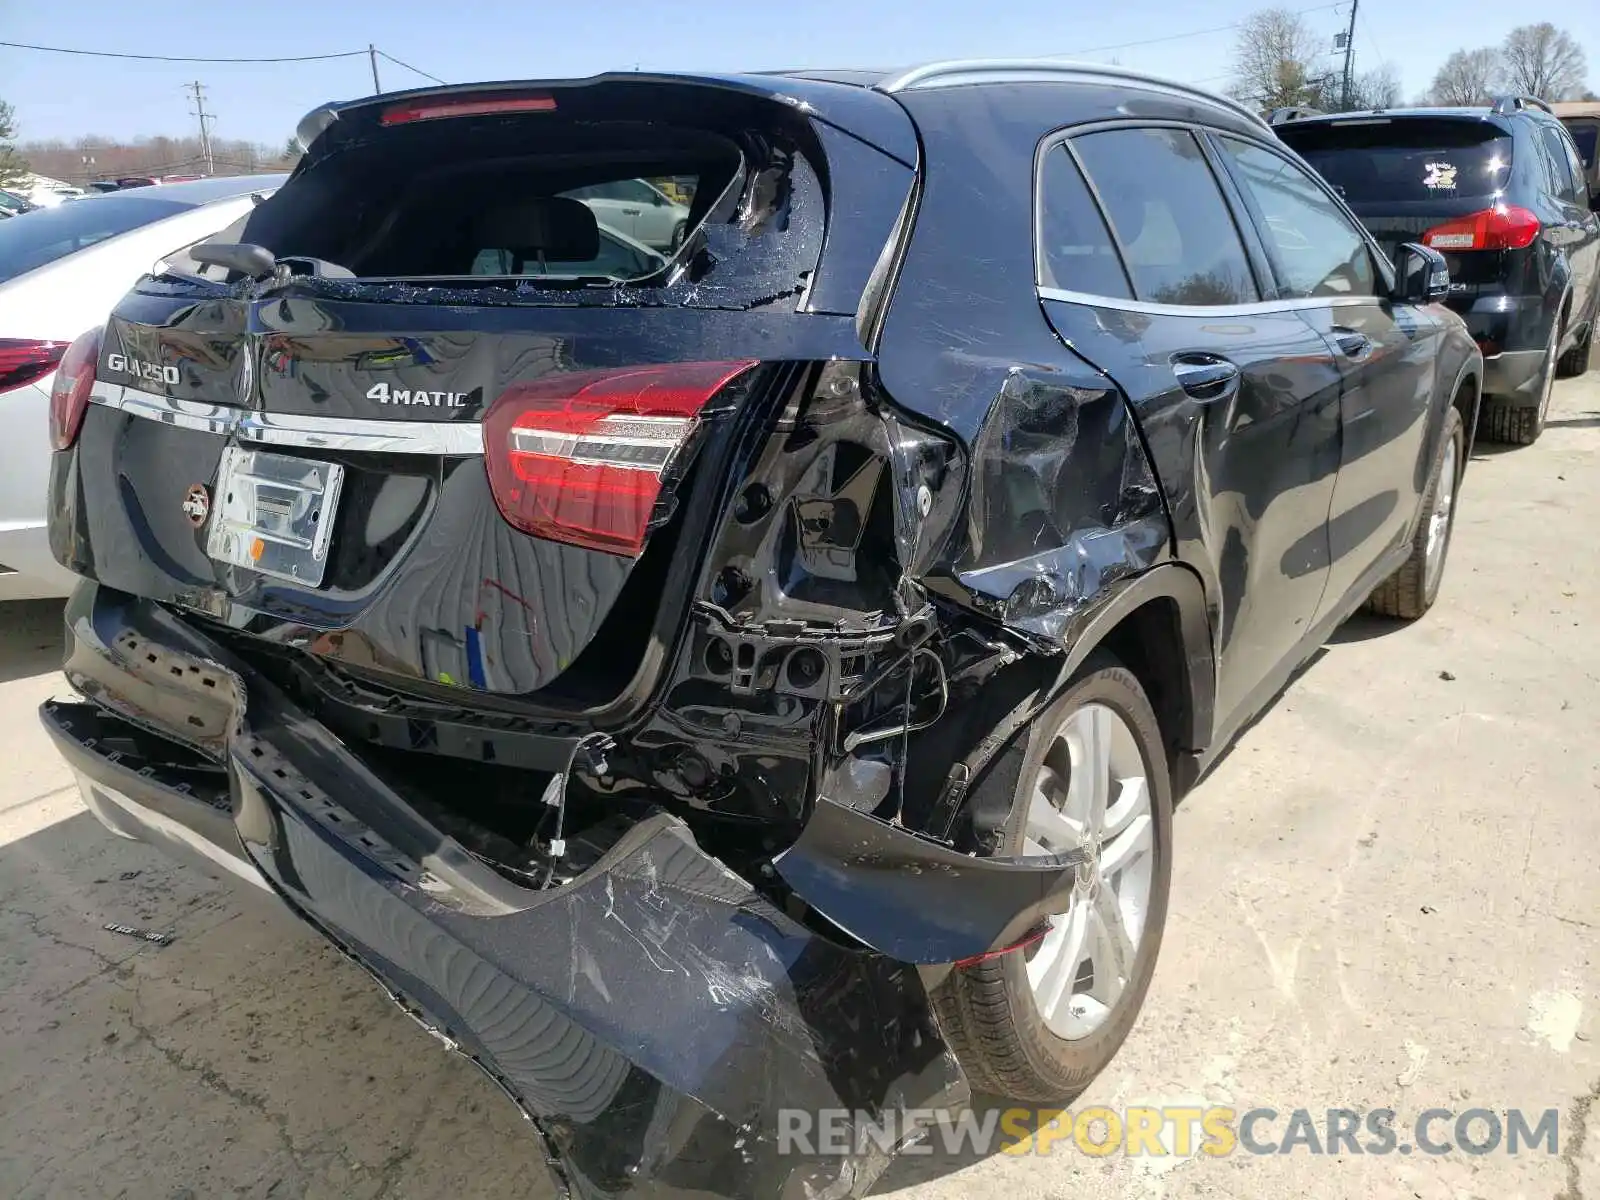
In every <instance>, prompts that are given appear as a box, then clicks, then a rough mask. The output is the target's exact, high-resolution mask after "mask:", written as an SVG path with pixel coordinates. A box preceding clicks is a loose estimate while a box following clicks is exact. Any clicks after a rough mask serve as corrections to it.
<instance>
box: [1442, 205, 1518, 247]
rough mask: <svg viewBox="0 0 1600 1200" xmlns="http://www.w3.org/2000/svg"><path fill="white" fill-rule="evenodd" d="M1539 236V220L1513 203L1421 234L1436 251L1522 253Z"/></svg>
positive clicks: (1467, 216) (1456, 219) (1483, 211)
mask: <svg viewBox="0 0 1600 1200" xmlns="http://www.w3.org/2000/svg"><path fill="white" fill-rule="evenodd" d="M1538 236H1539V218H1538V217H1536V216H1534V215H1533V214H1532V213H1531V212H1529V211H1528V210H1527V209H1525V208H1522V207H1521V206H1519V205H1516V204H1496V205H1495V206H1494V207H1493V208H1486V209H1483V210H1482V211H1481V212H1475V213H1468V214H1467V215H1466V216H1464V217H1457V218H1455V219H1454V220H1453V221H1446V222H1445V223H1444V224H1443V225H1435V226H1434V227H1433V228H1432V229H1430V230H1428V232H1427V233H1425V234H1423V235H1422V242H1423V245H1425V246H1432V247H1433V248H1434V249H1435V250H1521V249H1522V248H1523V247H1524V246H1527V245H1531V244H1532V242H1533V239H1534V238H1536V237H1538Z"/></svg>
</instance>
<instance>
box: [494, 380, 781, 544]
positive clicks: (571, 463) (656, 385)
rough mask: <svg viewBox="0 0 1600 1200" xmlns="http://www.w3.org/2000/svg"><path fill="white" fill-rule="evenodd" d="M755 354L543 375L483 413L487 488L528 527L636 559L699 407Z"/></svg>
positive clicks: (545, 535)
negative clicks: (736, 359) (724, 359)
mask: <svg viewBox="0 0 1600 1200" xmlns="http://www.w3.org/2000/svg"><path fill="white" fill-rule="evenodd" d="M753 366H755V363H754V361H751V360H742V361H739V362H693V363H668V364H663V365H660V366H645V367H619V368H616V369H613V370H607V371H582V372H576V373H571V374H560V375H552V376H547V377H546V378H544V379H540V380H537V381H535V382H533V383H527V384H518V385H516V386H514V387H511V388H508V389H507V390H506V391H505V392H504V393H503V394H502V395H501V396H500V398H499V399H498V400H496V401H495V402H494V404H493V406H492V407H491V408H490V409H489V411H488V413H486V414H485V416H484V419H483V448H484V455H485V459H486V463H487V466H488V471H489V486H490V488H491V490H492V491H493V492H494V499H495V503H496V504H497V505H499V507H500V512H501V515H503V516H504V517H505V519H506V520H507V521H509V522H510V523H511V524H512V525H514V526H516V527H517V528H518V529H521V530H523V531H524V532H526V533H531V534H534V535H535V536H537V537H542V538H548V539H549V540H551V541H556V542H567V543H569V544H571V545H574V546H584V547H586V548H588V549H591V550H605V551H607V552H609V553H612V554H625V555H629V556H633V557H637V556H638V554H639V552H640V551H641V550H642V549H643V548H644V542H645V538H646V537H647V536H648V534H649V532H650V529H651V527H652V525H653V523H654V519H655V517H656V515H657V505H658V502H659V501H660V500H661V498H662V484H663V477H664V476H665V477H667V478H669V479H670V478H671V475H672V473H673V468H674V466H675V465H676V463H677V459H678V455H679V451H681V450H682V449H683V447H684V445H685V443H686V442H688V440H689V438H690V436H691V435H692V434H693V433H694V430H695V427H696V426H697V425H698V423H699V420H700V414H701V411H702V410H703V409H704V408H705V406H706V404H707V402H709V401H710V400H711V398H712V397H713V396H715V395H716V394H717V393H718V392H719V391H721V390H722V389H723V388H724V387H726V386H727V385H728V384H729V383H731V382H732V381H733V380H734V379H736V378H738V377H739V376H740V375H742V374H744V372H746V371H748V370H749V369H750V368H751V367H753Z"/></svg>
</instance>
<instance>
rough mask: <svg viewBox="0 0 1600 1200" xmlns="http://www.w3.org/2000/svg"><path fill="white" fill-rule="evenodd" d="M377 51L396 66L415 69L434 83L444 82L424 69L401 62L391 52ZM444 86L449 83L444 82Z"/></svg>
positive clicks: (409, 69) (410, 69)
mask: <svg viewBox="0 0 1600 1200" xmlns="http://www.w3.org/2000/svg"><path fill="white" fill-rule="evenodd" d="M378 53H379V54H381V55H383V57H384V58H387V59H388V60H389V61H390V62H392V63H393V64H394V65H395V66H397V67H404V68H405V69H406V70H408V71H415V72H416V73H417V74H418V75H421V76H422V77H423V78H424V79H431V80H433V81H434V82H435V83H444V80H442V79H440V78H439V77H438V76H437V75H429V74H428V73H427V72H426V71H424V70H421V69H419V68H417V67H413V66H412V65H411V64H410V63H407V62H401V61H400V60H399V59H398V58H396V57H395V56H394V55H392V54H389V53H387V52H385V51H383V50H379V51H378ZM374 78H376V68H374ZM445 86H447V87H448V86H449V85H448V84H446V85H445Z"/></svg>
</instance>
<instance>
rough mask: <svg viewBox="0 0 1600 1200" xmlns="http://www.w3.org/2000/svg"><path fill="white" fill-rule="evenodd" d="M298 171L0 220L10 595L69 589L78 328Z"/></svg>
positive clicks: (5, 584)
mask: <svg viewBox="0 0 1600 1200" xmlns="http://www.w3.org/2000/svg"><path fill="white" fill-rule="evenodd" d="M287 178H288V176H287V175H248V176H238V177H235V178H228V179H205V180H200V181H197V182H194V183H178V184H173V185H171V186H170V187H163V188H160V189H154V188H149V189H141V190H138V191H128V192H111V193H107V194H105V195H91V196H85V197H83V198H82V199H79V200H74V201H73V202H72V203H71V204H61V205H57V206H56V207H54V208H44V209H39V210H37V211H35V212H29V213H24V214H22V215H21V216H17V217H12V218H10V219H9V220H5V221H0V418H3V420H0V601H6V600H26V599H40V598H46V597H53V596H65V595H66V594H67V593H68V592H69V591H70V590H71V588H72V585H73V583H74V582H75V579H76V577H75V576H73V575H71V574H69V573H68V572H66V571H64V570H62V569H61V568H60V567H59V566H58V565H57V564H56V561H55V559H54V557H53V556H52V555H51V553H50V546H49V539H48V535H47V532H46V527H45V518H46V513H45V492H46V483H47V481H48V478H49V472H50V434H49V414H50V389H51V386H52V384H53V383H54V381H55V377H56V369H57V367H58V366H59V365H60V364H61V360H62V357H63V356H64V355H65V354H66V351H67V347H68V345H69V344H70V343H71V342H72V339H73V338H75V337H77V336H78V335H79V334H80V333H83V332H84V331H85V330H88V329H92V328H93V327H94V326H96V325H98V324H100V323H101V322H102V321H104V320H105V318H106V315H107V314H108V313H109V312H110V311H111V309H112V307H113V306H114V305H115V304H116V302H117V301H118V300H119V299H121V298H122V296H123V294H124V293H126V292H127V290H128V289H129V288H130V287H131V286H132V285H133V284H134V283H135V282H136V281H137V280H138V279H139V278H140V277H141V276H143V275H145V274H146V273H148V272H149V271H150V269H151V267H152V265H153V264H154V263H155V262H156V261H157V260H158V259H162V258H164V257H166V256H168V255H172V254H175V253H177V252H178V251H180V250H183V249H185V248H187V247H189V246H191V245H193V244H194V243H195V242H198V241H200V240H201V239H203V238H208V237H210V236H211V235H212V234H214V233H217V232H218V231H219V230H222V229H225V228H226V227H227V226H229V225H231V224H232V223H233V222H234V221H236V220H238V219H239V218H241V217H243V216H244V215H245V214H247V213H248V212H249V211H250V210H251V208H253V207H254V206H255V204H256V203H257V202H258V201H259V200H260V199H262V198H264V197H266V196H268V195H270V194H271V193H272V192H274V191H276V190H277V188H278V186H279V185H280V184H281V183H282V182H283V181H284V180H285V179H287Z"/></svg>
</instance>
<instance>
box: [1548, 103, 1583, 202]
mask: <svg viewBox="0 0 1600 1200" xmlns="http://www.w3.org/2000/svg"><path fill="white" fill-rule="evenodd" d="M1539 137H1540V139H1541V140H1542V141H1543V142H1544V152H1545V157H1546V158H1547V159H1548V160H1549V164H1550V183H1551V186H1552V187H1554V189H1555V193H1556V195H1557V196H1559V197H1561V199H1563V200H1565V201H1566V202H1567V203H1568V204H1576V203H1578V197H1579V196H1580V195H1581V194H1582V191H1581V189H1582V187H1583V184H1582V183H1581V181H1580V180H1579V179H1578V177H1577V176H1576V175H1575V174H1574V173H1573V170H1572V157H1571V155H1570V154H1569V153H1568V150H1567V137H1566V134H1565V133H1563V132H1562V130H1561V127H1560V126H1559V125H1547V124H1543V123H1541V124H1540V126H1539Z"/></svg>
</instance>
